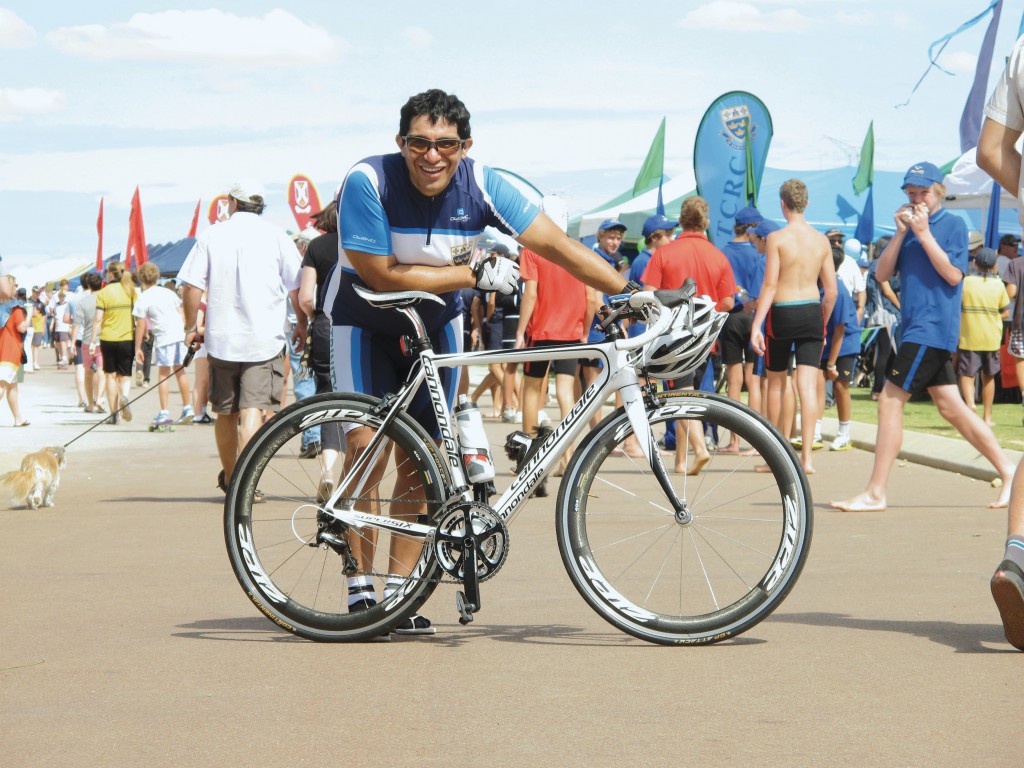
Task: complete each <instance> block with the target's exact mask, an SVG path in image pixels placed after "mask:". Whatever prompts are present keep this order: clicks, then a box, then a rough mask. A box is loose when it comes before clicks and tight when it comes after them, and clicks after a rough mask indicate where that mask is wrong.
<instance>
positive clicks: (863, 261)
mask: <svg viewBox="0 0 1024 768" xmlns="http://www.w3.org/2000/svg"><path fill="white" fill-rule="evenodd" d="M857 266H858V267H860V268H861V269H867V268H868V267H870V266H871V262H870V261H868V257H867V256H861V257H860V258H859V259H857Z"/></svg>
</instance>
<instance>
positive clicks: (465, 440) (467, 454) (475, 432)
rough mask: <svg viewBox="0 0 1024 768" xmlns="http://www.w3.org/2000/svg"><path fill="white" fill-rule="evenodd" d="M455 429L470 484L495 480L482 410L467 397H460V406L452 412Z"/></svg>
mask: <svg viewBox="0 0 1024 768" xmlns="http://www.w3.org/2000/svg"><path fill="white" fill-rule="evenodd" d="M452 415H453V416H455V429H456V430H457V431H458V433H459V450H460V452H461V453H462V465H463V467H464V468H465V470H466V479H467V480H469V482H470V483H473V484H476V483H487V482H490V481H491V480H493V479H494V461H493V460H492V459H491V452H490V450H488V448H487V434H486V433H485V432H484V421H483V418H482V417H481V416H480V409H479V408H477V407H476V404H475V403H473V402H472V401H471V400H470V399H469V398H468V397H466V396H465V395H459V404H458V405H457V406H455V410H454V411H453V412H452Z"/></svg>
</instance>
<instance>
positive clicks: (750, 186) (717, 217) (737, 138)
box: [693, 91, 772, 248]
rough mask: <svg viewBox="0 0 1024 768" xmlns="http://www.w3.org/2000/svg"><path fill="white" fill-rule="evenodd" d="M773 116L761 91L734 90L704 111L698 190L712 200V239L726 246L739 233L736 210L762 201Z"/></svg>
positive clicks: (697, 147)
mask: <svg viewBox="0 0 1024 768" xmlns="http://www.w3.org/2000/svg"><path fill="white" fill-rule="evenodd" d="M771 141H772V118H771V115H770V114H769V113H768V108H767V107H765V105H764V102H762V101H761V100H760V99H759V98H757V96H755V95H754V94H752V93H747V92H746V91H729V92H728V93H724V94H722V95H721V96H719V97H718V98H717V99H715V100H714V101H713V102H712V103H711V105H710V106H709V107H708V108H707V111H706V112H705V113H704V117H703V118H702V119H701V121H700V125H699V126H698V128H697V138H696V140H695V141H694V145H693V175H694V178H695V179H696V181H697V194H698V195H700V196H701V197H703V198H704V199H705V200H707V201H708V209H709V214H710V218H711V221H710V225H709V227H708V238H709V239H710V240H711V242H713V243H714V244H715V245H717V246H718V247H719V248H721V247H722V246H723V245H725V243H727V242H729V241H730V240H731V239H732V237H733V224H734V220H735V218H736V213H737V212H738V211H739V210H740V209H741V208H743V207H745V206H748V205H756V204H757V193H758V191H759V190H760V187H761V176H762V174H763V173H764V164H765V159H766V157H767V155H768V146H769V145H770V144H771Z"/></svg>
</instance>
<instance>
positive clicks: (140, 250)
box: [125, 187, 149, 269]
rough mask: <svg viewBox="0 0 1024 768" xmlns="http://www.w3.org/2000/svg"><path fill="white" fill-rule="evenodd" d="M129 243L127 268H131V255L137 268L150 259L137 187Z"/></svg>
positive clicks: (131, 214)
mask: <svg viewBox="0 0 1024 768" xmlns="http://www.w3.org/2000/svg"><path fill="white" fill-rule="evenodd" d="M128 245H129V248H130V249H131V250H130V251H127V250H126V251H125V252H126V253H127V254H128V259H126V260H125V268H127V269H130V268H131V261H130V259H131V256H132V255H133V254H134V256H135V269H138V268H139V267H141V266H142V265H143V264H145V263H146V262H147V261H149V249H148V248H147V247H146V230H145V227H143V225H142V202H141V201H140V200H139V188H138V187H135V194H134V195H132V210H131V213H130V214H129V215H128Z"/></svg>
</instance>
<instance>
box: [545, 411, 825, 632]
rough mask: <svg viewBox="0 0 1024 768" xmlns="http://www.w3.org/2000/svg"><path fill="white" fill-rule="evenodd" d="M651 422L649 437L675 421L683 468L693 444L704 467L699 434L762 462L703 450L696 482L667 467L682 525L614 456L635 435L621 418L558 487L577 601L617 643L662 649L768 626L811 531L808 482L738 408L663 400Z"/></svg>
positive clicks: (669, 460) (561, 531) (585, 448)
mask: <svg viewBox="0 0 1024 768" xmlns="http://www.w3.org/2000/svg"><path fill="white" fill-rule="evenodd" d="M647 415H648V418H649V419H650V422H651V426H652V429H653V431H654V434H655V435H656V436H659V435H660V434H661V431H662V430H661V429H660V425H664V424H665V423H666V422H667V421H668V420H671V419H675V420H676V433H677V435H678V438H677V439H678V440H679V442H680V444H682V445H683V446H684V448H683V452H682V453H681V454H680V459H681V461H686V460H687V454H688V453H691V451H690V450H689V449H688V448H687V447H685V446H686V445H687V436H688V434H690V433H694V434H696V435H698V436H699V441H700V443H699V445H698V447H697V449H696V450H697V455H698V456H699V457H700V458H702V459H703V458H704V452H703V449H702V448H703V446H704V443H705V429H704V424H705V423H706V424H707V425H708V426H709V427H717V428H718V432H719V435H718V436H719V439H720V440H724V439H725V432H726V431H729V432H734V433H736V434H738V435H739V437H740V440H741V445H743V444H745V445H746V446H749V447H750V448H752V449H753V450H754V451H756V453H757V454H758V455H753V456H737V455H724V454H719V453H717V450H716V449H715V448H714V446H713V445H712V444H710V440H709V441H708V443H709V445H708V448H710V461H708V462H707V463H706V465H705V466H703V467H702V468H701V469H700V471H699V473H698V474H696V475H694V476H688V475H686V474H683V473H675V472H673V471H672V469H673V465H674V463H675V461H674V458H675V457H672V456H670V455H665V456H664V460H665V463H666V469H667V470H668V473H669V478H670V480H671V482H672V484H673V486H674V488H675V491H676V495H677V496H678V497H679V498H680V499H685V506H686V511H687V512H688V513H689V514H688V515H686V514H683V515H677V514H676V513H675V509H674V508H673V506H672V505H671V503H670V502H669V500H668V498H667V497H666V495H665V491H664V490H663V489H662V487H661V485H660V484H659V483H658V481H657V479H656V478H655V476H654V473H653V472H652V471H651V468H650V466H649V465H648V464H647V462H646V460H645V459H643V458H640V459H632V458H629V457H628V456H622V455H621V454H622V451H616V450H615V449H616V448H619V447H620V446H622V444H623V443H624V442H625V440H626V438H627V437H629V436H631V435H632V434H633V433H632V429H631V427H630V424H629V420H628V419H627V417H626V414H625V412H623V411H621V410H620V411H616V412H615V413H613V414H611V415H610V416H608V417H607V418H606V419H605V420H604V421H602V422H601V424H599V425H598V426H597V427H596V428H595V429H594V430H593V431H591V432H590V434H589V435H587V437H585V438H584V441H583V444H582V445H581V446H580V447H579V448H578V449H577V451H576V452H575V453H574V454H573V459H572V461H571V462H570V464H569V467H568V470H567V471H566V473H565V476H564V477H563V479H562V484H561V487H560V488H559V493H558V504H557V507H556V509H557V522H556V528H557V533H558V545H559V550H560V551H561V554H562V561H563V562H564V564H565V567H566V570H567V571H568V573H569V577H570V578H571V579H572V582H573V584H574V585H575V586H576V589H577V590H578V591H579V592H580V594H581V595H582V596H583V597H584V599H586V601H587V602H588V603H589V604H590V605H591V607H593V608H594V609H595V610H596V611H597V612H598V613H599V614H600V615H601V616H602V617H604V618H605V619H606V620H607V621H609V622H611V623H612V624H613V625H615V626H616V627H618V628H619V629H621V630H623V631H624V632H628V633H629V634H631V635H634V636H636V637H639V638H641V639H643V640H647V641H649V642H654V643H661V644H665V645H683V644H687V645H698V644H706V643H714V642H718V641H721V640H725V639H726V638H729V637H733V636H734V635H737V634H739V633H741V632H744V631H746V630H748V629H750V627H752V626H754V625H755V624H757V623H758V622H759V621H761V620H762V619H764V618H765V617H766V616H768V615H769V614H770V613H771V612H772V611H773V610H774V609H775V608H776V607H777V606H778V605H779V604H780V603H781V602H782V600H783V599H784V598H785V597H786V595H787V594H788V593H789V591H790V589H792V587H793V584H794V583H795V582H796V580H797V577H798V576H799V574H800V570H801V569H802V568H803V564H804V561H805V559H806V557H807V552H808V547H809V545H810V540H811V528H812V522H813V517H812V502H811V493H810V489H809V487H808V484H807V477H806V475H805V474H804V472H803V469H802V468H801V466H800V464H799V461H798V459H797V457H796V455H795V454H794V453H793V450H792V449H791V448H790V447H789V445H788V443H787V442H786V441H785V440H783V439H782V436H781V435H780V434H779V432H778V431H777V430H776V429H775V428H774V427H773V426H772V425H771V424H769V423H768V422H767V421H766V420H765V419H764V418H762V417H761V416H760V415H759V414H758V413H756V412H755V411H752V410H751V409H749V408H747V407H746V406H744V405H742V404H739V403H736V402H735V401H733V400H729V399H727V398H724V397H720V396H717V395H708V394H703V393H699V392H670V393H662V394H659V395H658V398H657V407H653V408H648V413H647ZM708 431H709V432H711V430H710V429H709V430H708ZM723 444H724V443H723ZM613 451H614V453H613ZM701 463H703V462H701ZM689 464H690V468H691V469H693V468H694V467H693V465H694V461H693V459H692V458H690V459H689ZM755 469H757V470H762V471H755Z"/></svg>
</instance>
